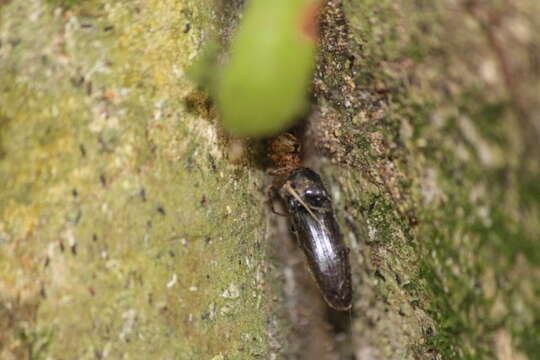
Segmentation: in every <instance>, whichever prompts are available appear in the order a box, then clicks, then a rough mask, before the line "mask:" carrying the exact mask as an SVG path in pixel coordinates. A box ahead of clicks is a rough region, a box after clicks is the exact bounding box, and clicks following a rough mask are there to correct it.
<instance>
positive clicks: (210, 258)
mask: <svg viewBox="0 0 540 360" xmlns="http://www.w3.org/2000/svg"><path fill="white" fill-rule="evenodd" d="M242 12H243V7H242V4H241V2H240V1H220V0H166V1H163V0H161V1H158V0H146V1H142V0H134V1H124V2H117V1H103V0H88V1H79V0H27V1H20V0H0V184H1V187H0V358H1V359H120V358H126V359H211V360H225V359H323V360H326V359H357V360H372V359H373V360H378V359H381V360H385V359H396V360H400V359H500V360H510V359H518V360H521V359H536V358H537V357H538V354H539V353H540V341H539V340H538V339H539V338H540V299H539V294H540V97H539V96H538V94H539V93H540V80H539V79H540V48H539V45H538V44H540V16H538V14H540V3H539V2H537V1H536V0H518V1H503V0H501V1H491V2H484V1H476V0H470V1H461V0H457V1H456V0H443V1H438V2H431V1H417V2H410V1H404V0H398V1H390V0H382V1H371V0H343V1H338V0H330V1H328V2H326V3H325V5H324V7H323V10H322V13H321V17H320V39H319V41H320V50H319V55H318V60H317V68H316V71H315V76H314V81H313V89H312V94H313V97H312V99H313V100H312V108H311V110H310V113H309V116H307V120H306V139H307V145H306V146H305V148H306V153H307V154H308V155H307V159H306V164H307V165H309V166H311V167H313V168H315V169H316V170H317V171H319V172H320V173H321V175H322V177H323V179H324V181H325V183H326V185H327V187H328V189H329V190H330V192H331V194H332V197H333V200H334V207H335V211H336V214H337V218H338V222H339V223H340V226H341V230H342V232H343V235H344V240H345V242H346V243H347V246H348V247H349V248H350V254H349V256H350V260H351V265H352V272H353V289H354V301H353V309H352V310H351V311H350V312H344V313H339V312H335V311H332V310H330V309H329V308H328V307H327V306H326V305H325V303H324V302H323V300H322V298H321V296H320V293H319V291H318V289H317V288H316V285H314V282H313V280H312V279H311V276H310V274H309V272H308V271H307V269H306V266H305V264H304V259H303V255H302V253H301V251H300V250H299V249H298V246H297V244H296V242H295V240H294V239H293V237H292V235H291V232H290V231H289V224H288V223H287V219H286V218H284V217H279V216H276V215H274V214H272V212H271V211H270V209H269V207H268V205H267V201H266V200H267V199H266V195H265V188H266V186H267V185H268V184H270V183H271V179H270V178H269V177H268V175H267V172H266V170H267V166H266V164H267V160H266V156H265V149H264V142H263V141H257V140H241V139H233V138H231V137H229V136H228V135H227V134H226V133H225V132H224V131H223V130H222V129H221V128H220V125H219V121H218V116H217V111H216V109H215V107H214V105H213V104H212V102H211V101H210V99H209V97H208V95H207V94H206V93H204V92H203V91H201V90H199V89H198V88H197V87H195V86H194V84H193V83H192V82H191V81H190V80H189V78H188V76H187V73H188V70H189V66H190V65H191V64H193V62H194V61H195V59H196V58H197V56H198V55H199V54H200V53H201V51H202V49H203V45H204V44H205V42H206V41H207V40H208V39H209V38H211V37H212V34H217V36H218V38H219V39H220V41H221V42H222V43H224V44H226V43H228V42H229V41H230V40H231V39H232V34H233V31H234V29H235V28H236V26H237V24H238V22H239V21H241V18H242V17H241V14H242ZM261 111H264V109H261Z"/></svg>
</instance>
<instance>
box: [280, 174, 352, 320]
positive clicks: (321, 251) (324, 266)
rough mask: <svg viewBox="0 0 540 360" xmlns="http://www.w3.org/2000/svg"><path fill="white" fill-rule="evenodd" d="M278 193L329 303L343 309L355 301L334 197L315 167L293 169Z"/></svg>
mask: <svg viewBox="0 0 540 360" xmlns="http://www.w3.org/2000/svg"><path fill="white" fill-rule="evenodd" d="M279 195H280V197H281V199H282V200H283V202H284V203H285V207H286V209H287V212H288V214H289V217H290V219H291V223H292V226H293V230H294V232H295V235H296V238H297V239H298V242H299V245H300V247H301V248H302V250H303V252H304V255H305V257H306V260H307V263H308V266H309V269H310V272H311V274H312V275H313V277H314V279H315V281H316V282H317V285H318V286H319V289H320V291H321V293H322V296H323V298H324V299H325V301H326V303H327V304H328V305H329V306H330V307H332V308H334V309H336V310H340V311H345V310H349V309H350V308H351V305H352V287H351V266H350V263H349V249H348V248H347V247H346V246H345V243H344V242H343V236H342V234H341V232H340V230H339V226H338V223H337V221H336V219H335V217H334V211H333V208H332V199H331V198H330V195H329V194H328V191H327V190H326V188H325V187H324V184H323V182H322V180H321V177H320V176H319V175H318V174H317V173H316V172H315V171H313V170H312V169H310V168H306V167H298V168H296V169H294V170H293V171H292V172H291V173H290V174H289V176H288V177H287V179H286V180H285V182H284V183H283V185H282V186H281V188H280V189H279Z"/></svg>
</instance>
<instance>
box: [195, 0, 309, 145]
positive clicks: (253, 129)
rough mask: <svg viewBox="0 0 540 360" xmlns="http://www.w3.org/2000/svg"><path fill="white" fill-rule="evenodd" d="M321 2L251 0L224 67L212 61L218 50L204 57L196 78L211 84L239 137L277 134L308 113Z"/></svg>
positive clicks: (224, 115) (223, 115)
mask: <svg viewBox="0 0 540 360" xmlns="http://www.w3.org/2000/svg"><path fill="white" fill-rule="evenodd" d="M318 3H319V2H318V1H314V0H292V1H291V0H275V1H271V2H269V1H265V0H252V1H250V2H249V3H248V4H247V8H246V11H245V15H244V18H243V20H242V23H241V24H240V26H239V29H238V32H237V34H236V36H235V38H234V40H233V42H232V44H231V48H230V58H229V59H228V62H227V63H226V65H225V67H224V68H223V69H221V70H220V71H218V72H216V71H215V70H216V68H215V67H212V66H211V64H210V63H209V61H208V58H209V57H211V56H210V55H211V54H215V49H214V48H215V46H212V45H210V46H209V49H210V50H208V51H206V52H205V54H203V56H201V60H200V62H199V63H198V64H196V66H195V67H194V68H193V71H192V75H193V77H194V78H195V79H196V80H198V82H199V83H201V84H202V85H206V86H209V85H210V86H209V87H210V90H211V92H212V93H213V95H214V98H215V99H216V101H217V105H218V108H219V111H220V115H221V120H222V123H223V126H224V127H225V129H226V130H228V131H229V132H231V133H232V134H234V135H237V136H254V137H261V136H269V135H273V134H276V133H278V132H280V131H282V130H284V129H285V128H287V127H288V126H290V125H291V124H292V123H293V121H294V120H295V118H296V117H297V116H299V115H301V113H302V111H304V110H305V108H306V104H307V101H306V99H307V94H308V87H309V84H310V82H311V77H312V73H313V68H314V62H315V52H316V39H315V38H314V33H312V32H311V30H312V29H313V28H316V18H315V16H316V9H317V5H318ZM212 49H214V50H212ZM212 72H213V73H214V74H215V73H217V75H214V74H212ZM208 73H210V77H209V76H208Z"/></svg>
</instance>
